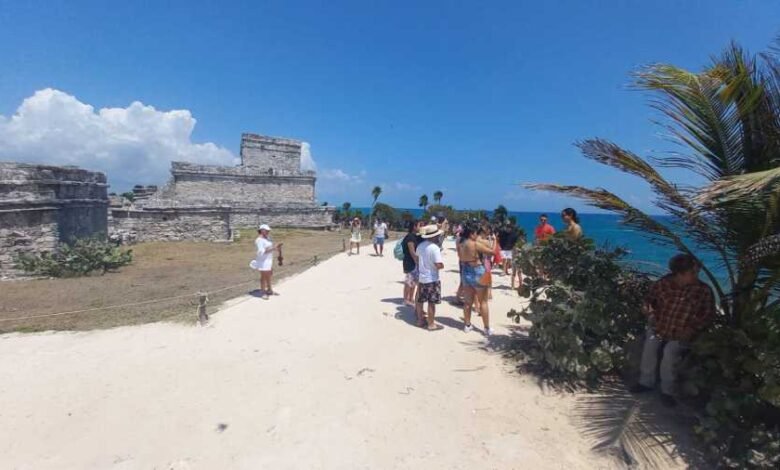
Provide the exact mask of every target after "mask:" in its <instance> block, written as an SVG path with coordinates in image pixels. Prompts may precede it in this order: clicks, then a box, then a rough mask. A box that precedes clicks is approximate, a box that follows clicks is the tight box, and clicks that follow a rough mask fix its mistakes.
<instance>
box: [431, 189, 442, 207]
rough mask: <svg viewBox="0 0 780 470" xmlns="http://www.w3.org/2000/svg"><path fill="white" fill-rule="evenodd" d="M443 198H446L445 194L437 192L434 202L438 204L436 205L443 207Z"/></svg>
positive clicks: (434, 195)
mask: <svg viewBox="0 0 780 470" xmlns="http://www.w3.org/2000/svg"><path fill="white" fill-rule="evenodd" d="M443 197H444V193H443V192H441V191H436V192H435V193H433V200H434V202H436V204H439V205H441V198H443Z"/></svg>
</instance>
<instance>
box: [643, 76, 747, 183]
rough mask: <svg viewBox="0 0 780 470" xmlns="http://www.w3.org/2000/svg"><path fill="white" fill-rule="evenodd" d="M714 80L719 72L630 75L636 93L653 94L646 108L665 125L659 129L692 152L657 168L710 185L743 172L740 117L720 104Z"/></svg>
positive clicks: (730, 107)
mask: <svg viewBox="0 0 780 470" xmlns="http://www.w3.org/2000/svg"><path fill="white" fill-rule="evenodd" d="M720 74H721V71H720V70H713V71H711V72H709V73H708V72H704V73H698V74H697V73H693V72H689V71H687V70H684V69H681V68H679V67H675V66H672V65H667V64H655V65H651V66H648V67H646V68H644V69H642V70H640V71H639V72H638V73H637V74H636V75H635V77H636V79H635V85H636V86H637V87H638V88H640V89H643V90H648V91H654V92H658V95H657V98H655V99H654V100H653V101H652V102H651V105H652V106H653V107H654V108H655V109H656V110H658V111H659V112H660V113H662V114H663V115H664V116H666V117H667V118H668V119H669V120H670V122H671V124H670V125H667V126H665V129H666V130H667V131H668V132H669V133H670V134H671V136H672V137H673V139H674V140H675V141H676V142H678V143H680V144H681V145H683V146H684V147H686V148H688V149H690V150H693V152H690V153H685V154H681V155H678V156H667V157H659V158H658V159H657V161H658V163H659V164H660V165H662V166H669V167H677V168H685V169H688V170H691V171H694V172H696V173H698V174H700V175H702V176H704V177H705V178H707V179H710V180H715V179H719V178H722V177H724V176H728V175H734V174H739V172H740V169H741V168H742V167H743V154H742V140H741V121H740V114H739V109H738V108H737V107H736V106H734V105H733V103H730V102H728V101H725V100H724V99H723V95H722V94H723V93H724V86H723V81H722V79H721V76H720ZM745 99H746V100H747V99H755V96H749V97H746V98H745Z"/></svg>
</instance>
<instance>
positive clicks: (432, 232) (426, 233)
mask: <svg viewBox="0 0 780 470" xmlns="http://www.w3.org/2000/svg"><path fill="white" fill-rule="evenodd" d="M442 233H444V232H443V231H442V230H441V229H440V228H439V226H438V225H426V226H425V227H423V228H421V229H420V233H419V235H420V237H422V238H426V239H428V238H433V237H438V236H439V235H441V234H442Z"/></svg>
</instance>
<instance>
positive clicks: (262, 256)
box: [255, 237, 274, 271]
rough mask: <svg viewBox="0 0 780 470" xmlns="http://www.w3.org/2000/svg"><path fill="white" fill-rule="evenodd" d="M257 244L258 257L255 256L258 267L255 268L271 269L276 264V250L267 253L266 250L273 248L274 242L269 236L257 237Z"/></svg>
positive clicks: (261, 269)
mask: <svg viewBox="0 0 780 470" xmlns="http://www.w3.org/2000/svg"><path fill="white" fill-rule="evenodd" d="M255 246H256V247H257V257H256V258H255V262H256V264H257V268H255V269H257V270H260V271H270V270H271V267H272V266H273V264H274V252H273V251H269V252H268V253H266V252H265V250H266V249H268V248H272V247H273V246H274V243H273V242H272V241H271V240H269V239H267V238H263V237H257V239H256V240H255Z"/></svg>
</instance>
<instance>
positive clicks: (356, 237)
mask: <svg viewBox="0 0 780 470" xmlns="http://www.w3.org/2000/svg"><path fill="white" fill-rule="evenodd" d="M360 241H361V237H360V234H359V233H353V234H352V237H350V239H349V242H350V243H360Z"/></svg>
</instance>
